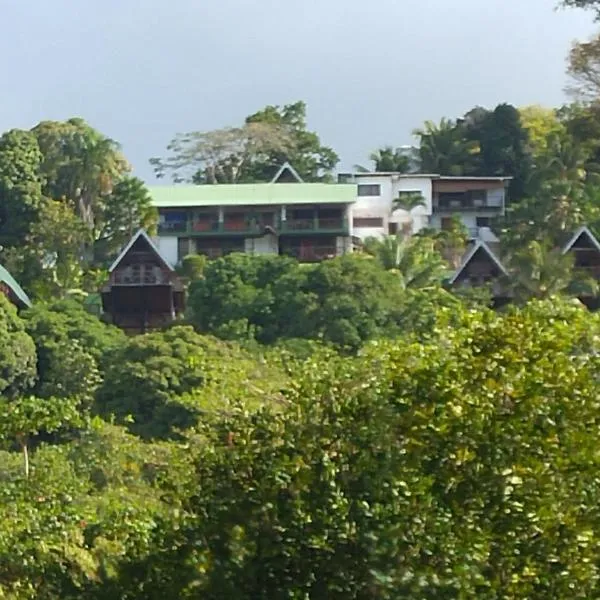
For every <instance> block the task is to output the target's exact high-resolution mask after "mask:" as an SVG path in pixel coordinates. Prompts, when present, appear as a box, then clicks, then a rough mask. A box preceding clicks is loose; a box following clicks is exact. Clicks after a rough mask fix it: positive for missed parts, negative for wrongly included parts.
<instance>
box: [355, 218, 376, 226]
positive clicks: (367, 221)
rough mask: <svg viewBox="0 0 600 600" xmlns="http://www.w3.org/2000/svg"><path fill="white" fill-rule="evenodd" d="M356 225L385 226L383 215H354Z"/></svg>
mask: <svg viewBox="0 0 600 600" xmlns="http://www.w3.org/2000/svg"><path fill="white" fill-rule="evenodd" d="M352 224H353V225H354V227H383V219H382V218H381V217H354V219H353V220H352Z"/></svg>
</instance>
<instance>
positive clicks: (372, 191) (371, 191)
mask: <svg viewBox="0 0 600 600" xmlns="http://www.w3.org/2000/svg"><path fill="white" fill-rule="evenodd" d="M358 195H359V196H381V186H380V185H379V184H378V183H373V184H371V183H361V184H359V186H358Z"/></svg>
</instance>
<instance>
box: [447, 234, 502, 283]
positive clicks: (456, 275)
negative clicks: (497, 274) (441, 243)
mask: <svg viewBox="0 0 600 600" xmlns="http://www.w3.org/2000/svg"><path fill="white" fill-rule="evenodd" d="M479 250H483V251H484V252H485V253H486V254H487V255H488V256H489V257H490V258H491V259H492V260H493V261H494V263H495V264H496V266H497V267H498V268H499V269H500V271H502V273H504V275H508V271H507V270H506V269H505V268H504V265H503V264H502V263H501V262H500V259H499V258H498V257H497V256H496V254H495V253H494V252H493V251H492V249H491V248H490V247H489V246H488V245H487V244H486V243H485V242H484V241H483V240H477V242H476V243H475V245H474V246H473V247H472V248H471V250H469V252H468V253H467V255H466V256H465V258H464V259H463V262H462V264H461V265H460V267H459V268H458V269H457V270H456V273H454V275H453V277H452V279H450V284H451V285H452V284H453V283H455V282H456V280H457V279H458V278H459V276H460V274H461V273H462V272H463V271H464V270H465V268H466V267H467V265H468V264H469V263H470V262H471V260H472V259H473V257H474V256H475V254H477V252H478V251H479Z"/></svg>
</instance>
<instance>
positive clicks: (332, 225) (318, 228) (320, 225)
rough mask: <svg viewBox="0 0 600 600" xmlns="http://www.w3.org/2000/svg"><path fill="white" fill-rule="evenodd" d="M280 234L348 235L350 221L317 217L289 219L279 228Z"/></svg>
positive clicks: (339, 218) (340, 218)
mask: <svg viewBox="0 0 600 600" xmlns="http://www.w3.org/2000/svg"><path fill="white" fill-rule="evenodd" d="M279 231H280V233H282V234H283V233H285V234H294V233H299V234H304V233H339V234H341V235H348V231H349V229H348V220H347V219H345V218H343V217H316V218H313V219H294V218H292V219H287V220H286V221H282V222H281V225H280V227H279Z"/></svg>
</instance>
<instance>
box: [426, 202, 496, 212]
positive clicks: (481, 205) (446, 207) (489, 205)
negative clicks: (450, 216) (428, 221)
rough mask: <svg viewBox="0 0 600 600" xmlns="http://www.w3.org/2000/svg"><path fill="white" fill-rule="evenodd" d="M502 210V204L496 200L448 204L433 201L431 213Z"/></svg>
mask: <svg viewBox="0 0 600 600" xmlns="http://www.w3.org/2000/svg"><path fill="white" fill-rule="evenodd" d="M503 208H504V203H503V202H501V201H497V200H492V201H490V200H486V201H478V200H466V199H465V200H451V201H449V202H442V203H440V202H439V201H437V200H435V199H434V202H433V212H437V213H455V212H461V211H471V212H480V211H481V212H485V211H495V212H500V211H502V210H503Z"/></svg>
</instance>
